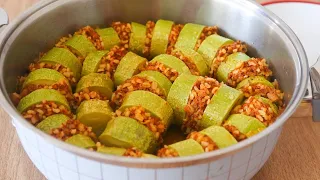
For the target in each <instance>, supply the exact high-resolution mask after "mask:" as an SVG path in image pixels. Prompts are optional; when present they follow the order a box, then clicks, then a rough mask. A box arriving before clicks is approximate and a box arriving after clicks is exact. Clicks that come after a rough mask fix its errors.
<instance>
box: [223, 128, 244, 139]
mask: <svg viewBox="0 0 320 180" xmlns="http://www.w3.org/2000/svg"><path fill="white" fill-rule="evenodd" d="M223 127H224V128H226V130H228V131H229V132H230V133H231V134H232V136H233V137H234V138H235V139H236V140H237V141H238V142H240V141H242V140H245V139H247V136H246V135H245V134H242V133H241V132H240V131H239V130H238V128H237V127H235V126H232V125H227V124H226V125H224V126H223Z"/></svg>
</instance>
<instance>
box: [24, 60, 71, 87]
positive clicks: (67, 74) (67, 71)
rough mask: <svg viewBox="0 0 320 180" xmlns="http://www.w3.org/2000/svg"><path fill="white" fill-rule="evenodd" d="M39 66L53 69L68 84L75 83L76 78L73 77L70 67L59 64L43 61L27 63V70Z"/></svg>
mask: <svg viewBox="0 0 320 180" xmlns="http://www.w3.org/2000/svg"><path fill="white" fill-rule="evenodd" d="M41 68H48V69H53V70H56V71H58V72H59V73H61V74H62V75H64V76H65V77H66V78H67V79H68V81H69V83H70V84H72V85H75V84H76V83H77V81H76V78H75V77H74V74H73V72H72V71H71V69H70V68H67V67H64V66H62V65H61V64H50V63H45V62H38V63H31V64H30V65H29V71H35V70H37V69H41Z"/></svg>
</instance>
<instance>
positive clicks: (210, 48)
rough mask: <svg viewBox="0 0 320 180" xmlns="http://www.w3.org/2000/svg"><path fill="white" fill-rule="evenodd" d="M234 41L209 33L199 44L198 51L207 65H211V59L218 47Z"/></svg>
mask: <svg viewBox="0 0 320 180" xmlns="http://www.w3.org/2000/svg"><path fill="white" fill-rule="evenodd" d="M233 42H234V41H233V40H231V39H228V38H225V37H222V36H219V35H217V34H213V35H210V36H209V37H207V38H206V39H205V40H204V41H203V42H202V43H201V45H200V47H199V49H198V53H199V54H201V55H202V56H203V58H204V59H205V61H206V63H207V65H208V67H211V64H212V61H213V59H214V57H215V56H216V54H217V52H218V50H219V48H220V47H223V46H225V45H229V44H232V43H233Z"/></svg>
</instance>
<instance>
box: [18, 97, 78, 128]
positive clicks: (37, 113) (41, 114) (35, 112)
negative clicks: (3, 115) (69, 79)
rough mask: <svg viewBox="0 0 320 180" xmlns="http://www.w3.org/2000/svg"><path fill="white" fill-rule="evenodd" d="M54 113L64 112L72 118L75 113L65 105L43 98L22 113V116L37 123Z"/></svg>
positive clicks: (32, 122)
mask: <svg viewBox="0 0 320 180" xmlns="http://www.w3.org/2000/svg"><path fill="white" fill-rule="evenodd" d="M54 114H64V115H66V116H68V117H70V118H72V117H73V114H72V113H71V111H70V110H68V109H67V108H66V107H65V106H63V105H58V104H56V103H55V102H52V101H46V100H43V101H42V102H41V103H39V104H35V105H33V106H31V107H30V108H28V110H26V111H25V112H23V113H22V116H23V117H24V118H25V119H27V120H28V121H29V122H31V124H33V125H37V124H38V123H39V122H41V121H42V120H44V119H45V118H47V117H48V116H51V115H54Z"/></svg>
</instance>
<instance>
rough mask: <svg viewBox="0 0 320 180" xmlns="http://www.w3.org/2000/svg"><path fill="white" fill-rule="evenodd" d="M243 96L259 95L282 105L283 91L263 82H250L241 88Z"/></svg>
mask: <svg viewBox="0 0 320 180" xmlns="http://www.w3.org/2000/svg"><path fill="white" fill-rule="evenodd" d="M241 91H242V92H243V94H244V96H245V97H247V98H248V97H250V96H255V95H259V96H262V97H265V98H268V99H270V100H271V101H272V102H274V103H276V104H278V105H280V106H281V105H282V100H283V93H282V92H281V91H280V90H279V89H276V88H274V87H270V86H266V85H264V84H252V85H247V86H244V87H242V88H241Z"/></svg>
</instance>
